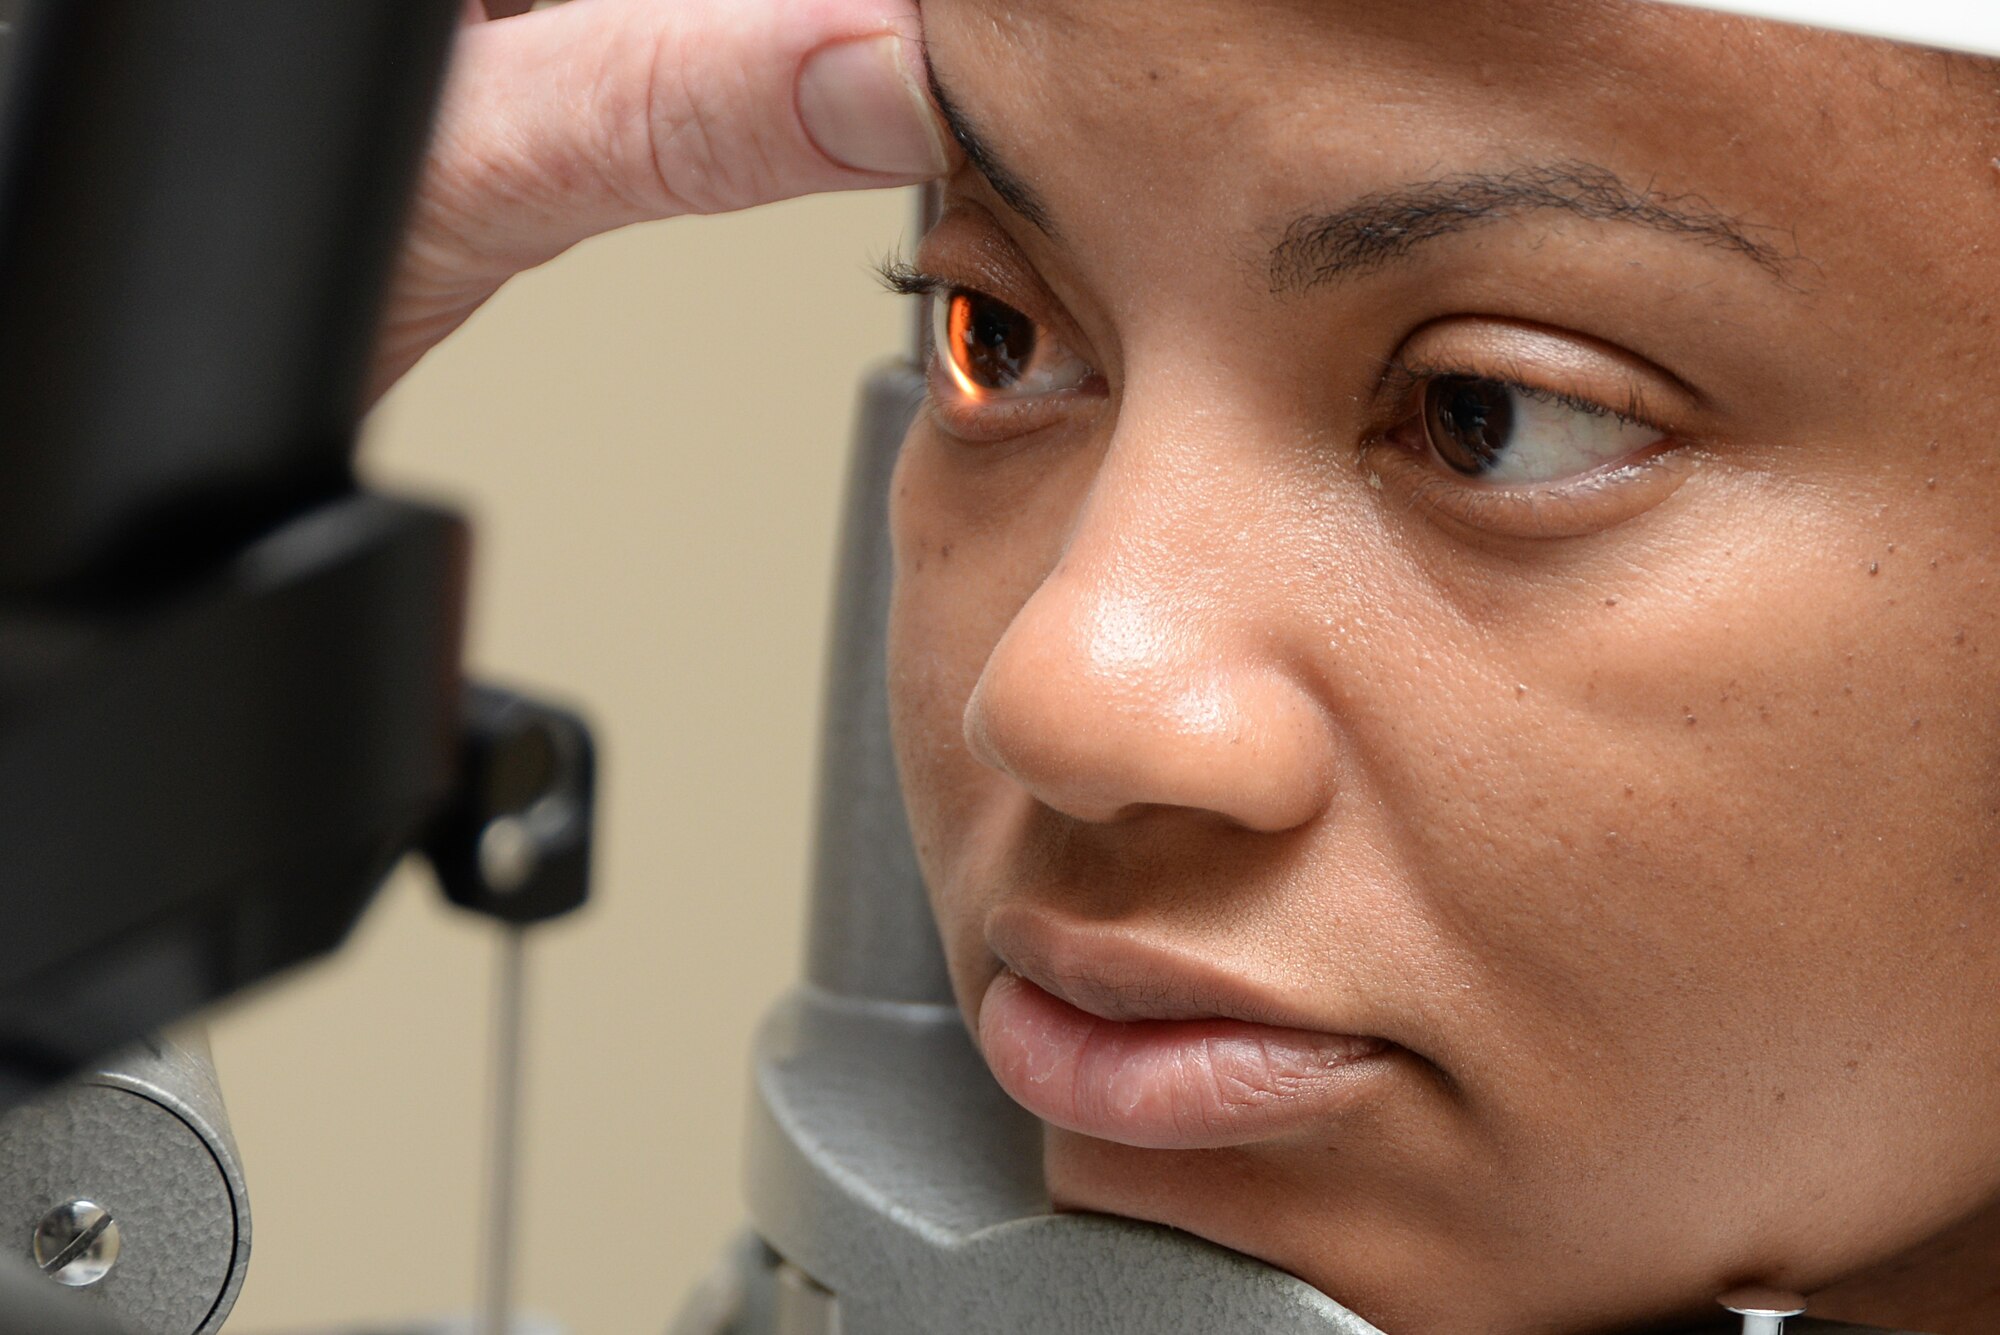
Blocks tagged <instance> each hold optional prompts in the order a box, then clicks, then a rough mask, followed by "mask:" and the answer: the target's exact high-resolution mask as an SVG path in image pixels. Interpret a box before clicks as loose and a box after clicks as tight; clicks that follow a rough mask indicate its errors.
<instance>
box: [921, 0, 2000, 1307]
mask: <svg viewBox="0 0 2000 1335" xmlns="http://www.w3.org/2000/svg"><path fill="white" fill-rule="evenodd" d="M924 19H925V26H926V30H927V33H928V39H929V45H930V52H931V58H932V61H933V63H934V67H935V74H936V77H937V79H938V81H939V83H940V87H941V90H942V92H943V94H944V96H945V99H946V100H947V101H948V102H949V103H950V105H951V107H952V109H953V111H954V113H955V114H956V116H957V117H958V119H959V120H960V121H961V122H962V125H963V127H964V128H966V129H968V130H969V131H970V133H971V134H972V135H974V136H976V141H977V143H978V145H979V148H978V151H976V152H974V153H973V154H972V158H971V160H969V161H968V162H967V163H966V165H965V166H964V167H963V168H962V169H961V170H960V171H958V173H957V175H956V176H955V178H954V179H953V181H952V182H951V185H950V189H949V194H948V212H947V214H946V216H945V218H944V220H943V222H942V223H941V224H940V225H939V226H938V227H937V228H936V230H935V231H933V232H932V234H931V235H930V236H929V237H928V238H927V239H926V240H925V242H924V243H923V247H922V250H921V252H920V254H919V255H918V257H917V267H918V268H919V269H921V270H922V271H924V273H925V274H927V275H929V278H928V279H927V280H926V281H928V282H930V283H932V284H933V285H934V286H938V287H940V288H941V289H942V291H943V292H944V293H945V294H946V296H947V299H946V300H943V301H941V302H940V305H941V307H942V309H943V311H944V317H943V319H942V320H941V321H940V328H939V339H940V342H941V344H942V345H943V353H942V356H941V357H940V360H939V363H938V364H936V365H934V366H933V369H932V381H933V385H932V396H931V405H930V407H929V409H928V411H927V412H926V413H925V414H924V415H923V417H922V420H921V421H920V422H919V424H918V425H917V426H916V428H915V429H914V430H913V431H912V433H911V435H910V438H909V440H908V443H907V445H906V446H905V449H904V452H903V456H902V461H901V465H900V468H899V471H898V474H897V478H896V483H895V500H894V506H895V510H894V525H895V540H896V548H897V589H896V602H895V614H894V622H893V628H892V644H891V678H892V683H891V684H892V691H893V697H894V708H895V725H896V737H897V745H898V749H899V754H900V759H901V764H902V768H903V776H904V781H905V784H906V787H907V791H908V797H909V803H910V810H911V815H912V821H913V825H914V829H915V833H916V838H917V844H918V850H919V854H920V857H921V859H922V863H923V867H924V870H925V873H926V876H927V878H928V880H929V884H930V888H931V892H932V898H933V902H934V905H935V908H936V911H937V917H938V921H939V923H940V925H941V928H942V932H943V937H944V943H945V947H946V952H947V956H948V959H949V962H950V966H951V972H952V978H953V983H954V986H955V988H956V991H957V995H958V1000H959V1003H960V1005H961V1006H962V1007H963V1009H964V1012H965V1014H966V1016H967V1018H968V1022H969V1023H970V1025H971V1027H972V1029H973V1032H974V1033H975V1034H976V1035H977V1037H978V1041H979V1043H980V1046H981V1049H982V1051H983V1052H984V1053H985V1055H986V1057H987V1060H988V1061H989V1063H991V1064H992V1065H993V1067H994V1069H995V1072H996V1074H997V1075H998V1076H999V1078H1000V1079H1001V1081H1002V1083H1003V1084H1004V1085H1005V1086H1006V1087H1007V1089H1008V1090H1009V1092H1010V1093H1012V1094H1013V1095H1014V1096H1015V1097H1016V1098H1017V1099H1019V1100H1020V1101H1021V1102H1022V1103H1024V1104H1025V1105H1026V1106H1028V1107H1029V1108H1030V1109H1031V1110H1033V1111H1034V1112H1036V1113H1037V1114H1038V1115H1040V1116H1041V1117H1042V1118H1043V1119H1044V1120H1045V1121H1047V1122H1048V1123H1049V1124H1050V1131H1049V1135H1048V1141H1047V1173H1048V1180H1049V1185H1050V1189H1051V1191H1052V1193H1053V1195H1054V1197H1055V1199H1056V1200H1057V1202H1058V1203H1059V1204H1060V1205H1063V1206H1066V1207H1072V1208H1080V1209H1092V1210H1103V1211H1108V1212H1113V1213H1117V1214H1122V1215H1131V1216H1137V1217H1140V1218H1144V1219H1151V1220H1158V1221H1161V1222H1164V1223H1167V1224H1172V1225H1176V1226H1178V1227H1180V1228H1183V1229H1187V1230H1189V1231H1191V1232H1193V1233H1197V1234H1200V1235H1202V1236H1204V1237H1207V1238H1211V1239H1214V1240H1215V1241H1218V1242H1220V1243H1223V1244H1225V1245H1227V1246H1230V1247H1234V1248H1238V1249H1240V1250H1243V1251H1246V1252H1249V1253H1251V1254H1253V1255H1256V1256H1259V1257H1262V1258H1264V1259H1266V1260H1268V1261H1270V1262H1272V1263H1274V1264H1276V1265H1279V1266H1282V1267H1284V1268H1286V1269H1288V1270H1290V1271H1292V1272H1294V1273H1296V1274H1298V1275H1300V1276H1302V1277H1303V1278H1305V1279H1306V1280H1308V1281H1310V1282H1311V1283H1313V1284H1314V1285H1316V1286H1318V1287H1320V1288H1322V1289H1324V1290H1325V1291H1327V1292H1328V1293H1330V1294H1332V1295H1334V1296H1335V1297H1337V1298H1339V1299H1341V1300H1342V1301H1343V1302H1345V1303H1346V1304H1348V1305H1349V1306H1351V1307H1353V1308H1354V1309H1355V1310H1356V1311H1358V1312H1360V1313H1361V1314H1362V1315H1364V1316H1366V1317H1368V1318H1370V1319H1371V1320H1373V1321H1375V1322H1376V1323H1377V1324H1378V1325H1381V1326H1383V1327H1385V1328H1387V1329H1389V1330H1391V1331H1422V1332H1426V1333H1427V1335H1457V1333H1460V1332H1467V1333H1469V1332H1480V1333H1481V1335H1496V1333H1499V1335H1504V1333H1506V1332H1528V1331H1538V1332H1539V1331H1558V1330H1561V1331H1567V1330H1591V1329H1599V1328H1605V1327H1612V1326H1616V1325H1618V1324H1620V1323H1624V1322H1638V1321H1645V1320H1651V1319H1655V1318H1662V1317H1678V1316H1680V1315H1683V1314H1691V1313H1698V1312H1700V1311H1702V1310H1703V1309H1706V1310H1708V1311H1711V1312H1712V1311H1713V1310H1714V1309H1713V1308H1712V1307H1711V1306H1709V1304H1710V1302H1711V1300H1712V1297H1713V1295H1714V1294H1716V1293H1717V1292H1719V1291H1721V1290H1722V1289H1724V1288H1727V1287H1730V1286H1731V1285H1733V1284H1737V1283H1742V1282H1747V1281H1764V1282H1772V1283H1777V1284H1781V1285H1783V1286H1786V1287H1791V1288H1798V1289H1803V1290H1814V1289H1820V1288H1825V1287H1826V1286H1829V1285H1834V1284H1836V1283H1837V1282H1843V1281H1844V1282H1845V1285H1846V1287H1845V1288H1844V1289H1836V1290H1834V1295H1835V1296H1834V1299H1833V1303H1832V1307H1833V1309H1834V1310H1836V1311H1845V1312H1849V1313H1851V1314H1853V1315H1856V1316H1858V1317H1861V1318H1863V1319H1871V1320H1888V1319H1895V1320H1899V1321H1909V1322H1912V1323H1914V1322H1915V1321H1917V1320H1920V1319H1925V1318H1927V1317H1930V1316H1933V1315H1935V1311H1934V1309H1931V1308H1926V1307H1923V1306H1921V1305H1915V1306H1913V1305H1912V1303H1913V1302H1914V1300H1905V1299H1899V1298H1897V1297H1896V1296H1895V1295H1896V1294H1897V1293H1899V1292H1904V1291H1908V1292H1912V1293H1915V1292H1925V1291H1927V1292H1930V1293H1932V1294H1933V1295H1939V1294H1942V1295H1946V1296H1947V1297H1948V1296H1949V1295H1950V1294H1952V1293H1954V1292H1958V1291H1959V1289H1962V1288H1963V1284H1962V1283H1960V1282H1959V1281H1958V1280H1954V1279H1953V1278H1952V1276H1953V1275H1954V1274H1960V1272H1961V1271H1962V1272H1963V1273H1967V1274H1974V1275H1979V1274H1983V1275H1986V1276H1988V1277H1989V1278H1988V1280H1987V1282H1990V1275H1991V1274H1992V1273H1995V1272H1994V1269H1993V1255H1994V1253H1993V1249H1992V1245H1991V1240H1992V1238H1993V1237H1994V1235H1995V1234H1994V1231H1993V1230H1990V1229H1988V1227H1987V1225H1986V1223H1985V1222H1984V1220H1983V1219H1982V1217H1981V1216H1982V1212H1987V1211H1990V1210H1994V1209H1995V1202H1996V1201H2000V959H1996V949H1995V947H1996V944H2000V902H1996V899H1995V896H1994V894H1993V891H1992V888H1991V887H1992V878H1993V869H1994V868H1995V866H1996V865H2000V846H1997V845H2000V619H1997V618H1996V612H2000V481H1996V473H1995V468H1996V459H2000V455H1996V444H1995V441H1994V439H1993V437H1994V436H1995V434H1996V429H2000V428H1997V427H1996V423H2000V416H1996V413H1995V409H1994V406H1993V405H1994V404H1995V402H1996V397H1997V396H2000V346H1996V336H1995V329H1994V325H1993V320H1994V317H1995V314H1996V312H2000V283H1996V281H1995V277H1994V275H1995V274H1996V273H1997V272H2000V270H1996V268H1995V266H1994V264H1993V263H1991V262H1990V259H1991V256H1990V248H1991V247H1993V246H1995V245H2000V167H1996V164H1995V162H1994V160H1993V159H1994V157H1995V154H1996V152H2000V89H1996V84H1995V81H1994V79H1993V78H1992V76H1991V74H1990V72H1989V71H1988V70H1987V69H1985V68H1984V67H1982V66H1980V65H1978V64H1977V63H1975V62H1971V61H1967V60H1960V59H1956V58H1950V57H1945V56H1941V55H1934V54H1930V53H1922V52H1915V51H1910V50H1905V49H1901V48H1894V47H1891V46H1888V45H1886V44H1879V43H1873V42H1868V41H1863V40H1859V39H1845V38H1836V37H1831V36H1826V35H1814V34H1807V33H1804V32H1802V31H1800V30H1795V29H1790V28H1785V27H1778V26H1760V25H1754V24H1750V23H1747V22H1739V21H1733V20H1726V19H1722V18H1717V17H1714V16H1708V15H1700V14H1694V13H1690V12H1685V11H1680V10H1674V9H1668V8H1653V7H1650V6H1642V5H1638V4H1631V5H1627V4H1623V3H1604V2H1599V0H1550V2H1548V3H1538V4H1535V5H1533V6H1528V5H1520V4H1513V3H1500V2H1498V0H1430V2H1428V3H1425V4H1421V5H1413V4H1400V3H1390V2H1389V0H1202V2H1201V3H1174V4H1160V3H1158V0H1008V3H1005V4H1001V3H997V2H996V0H926V2H925V5H924ZM955 290H960V291H959V292H958V295H957V296H955V297H953V296H951V295H950V294H951V293H953V292H954V291H955ZM1989 1217H1990V1216H1989ZM1982 1248H1983V1249H1984V1250H1982ZM1954 1249H1955V1250H1954ZM1952 1256H1957V1257H1958V1258H1959V1259H1958V1261H1957V1262H1956V1263H1955V1264H1957V1265H1958V1266H1959V1267H1960V1271H1954V1270H1952V1265H1953V1264H1954V1262H1952V1261H1951V1259H1950V1258H1951V1257H1952ZM1968 1256H1969V1257H1971V1258H1972V1259H1971V1260H1970V1262H1968V1261H1967V1260H1966V1258H1967V1257H1968ZM1968 1264H1969V1265H1970V1266H1971V1269H1970V1270H1966V1269H1965V1267H1966V1266H1967V1265H1968ZM1897 1276H1901V1278H1900V1279H1899V1278H1897ZM1912 1277H1914V1278H1912ZM1961 1278H1962V1275H1961ZM1897 1284H1902V1285H1903V1288H1902V1289H1898V1288H1897V1287H1896V1285H1897ZM1954 1284H1958V1286H1959V1288H1958V1289H1955V1288H1954V1287H1953V1286H1954ZM1899 1304H1900V1305H1899Z"/></svg>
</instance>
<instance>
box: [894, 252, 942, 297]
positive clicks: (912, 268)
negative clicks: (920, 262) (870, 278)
mask: <svg viewBox="0 0 2000 1335" xmlns="http://www.w3.org/2000/svg"><path fill="white" fill-rule="evenodd" d="M875 276H876V277H877V279H879V280H880V281H881V284H882V286H883V287H885V288H887V289H888V290H889V291H891V292H893V293H895V294H896V295H897V296H900V297H935V296H937V295H938V294H939V293H941V292H948V291H950V290H951V289H952V288H953V287H955V286H957V284H955V283H951V282H948V281H947V280H945V279H943V278H940V277H938V276H937V275H936V274H933V273H926V272H924V271H923V270H922V269H919V268H918V267H917V266H916V265H914V264H911V263H910V262H909V261H908V260H904V259H898V258H896V257H894V256H891V257H890V258H888V259H886V260H883V261H882V262H881V263H880V264H877V265H876V266H875Z"/></svg>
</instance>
